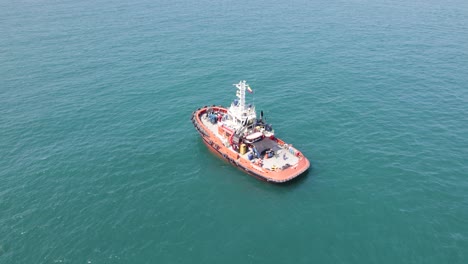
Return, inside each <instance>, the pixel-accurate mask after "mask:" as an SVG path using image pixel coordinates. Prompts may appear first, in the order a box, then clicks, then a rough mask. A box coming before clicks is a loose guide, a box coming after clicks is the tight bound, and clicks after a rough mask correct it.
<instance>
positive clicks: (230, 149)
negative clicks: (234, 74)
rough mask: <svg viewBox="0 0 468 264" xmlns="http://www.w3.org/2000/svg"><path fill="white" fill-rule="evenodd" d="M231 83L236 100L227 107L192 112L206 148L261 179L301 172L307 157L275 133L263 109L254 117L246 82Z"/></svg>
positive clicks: (282, 178)
mask: <svg viewBox="0 0 468 264" xmlns="http://www.w3.org/2000/svg"><path fill="white" fill-rule="evenodd" d="M234 86H235V87H236V88H237V92H236V96H237V99H236V100H234V101H233V102H232V104H231V106H229V107H228V108H226V107H223V106H216V105H212V106H204V107H202V108H199V109H197V110H196V111H194V112H193V114H192V117H191V119H192V123H193V125H194V126H195V129H196V130H197V131H198V133H199V134H200V136H201V137H202V139H203V142H204V143H205V145H206V146H207V147H208V149H210V150H211V151H212V152H213V153H215V154H217V155H218V156H219V157H221V158H222V159H225V160H226V161H228V162H229V163H231V164H232V165H234V166H236V167H238V168H239V169H241V170H242V171H244V172H246V173H248V174H250V175H252V176H255V177H257V178H259V179H261V180H265V181H269V182H276V183H282V182H287V181H290V180H292V179H294V178H296V177H298V176H299V175H301V174H303V173H304V172H305V171H306V170H307V169H308V168H309V166H310V163H309V160H308V159H307V158H306V157H305V156H304V155H303V154H302V153H301V152H300V151H299V150H297V149H296V148H294V147H293V146H292V145H291V144H287V143H286V142H284V141H283V140H281V139H279V138H277V137H276V136H275V131H274V130H273V127H272V125H271V124H268V123H266V122H265V120H264V119H263V111H261V112H260V118H257V114H256V112H255V106H253V105H252V104H246V102H245V92H246V91H248V92H250V93H252V92H253V91H252V89H251V88H250V86H249V85H248V84H247V83H246V81H240V82H239V83H237V84H234Z"/></svg>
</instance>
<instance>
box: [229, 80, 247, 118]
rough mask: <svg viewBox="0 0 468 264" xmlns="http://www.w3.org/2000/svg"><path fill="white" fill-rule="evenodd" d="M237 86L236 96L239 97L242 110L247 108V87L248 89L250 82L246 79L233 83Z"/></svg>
mask: <svg viewBox="0 0 468 264" xmlns="http://www.w3.org/2000/svg"><path fill="white" fill-rule="evenodd" d="M233 85H234V86H236V87H237V89H238V90H237V92H236V96H237V98H239V108H240V110H241V111H244V110H245V89H247V86H248V84H247V83H246V82H245V80H244V81H240V82H239V83H237V84H233Z"/></svg>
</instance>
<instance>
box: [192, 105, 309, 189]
mask: <svg viewBox="0 0 468 264" xmlns="http://www.w3.org/2000/svg"><path fill="white" fill-rule="evenodd" d="M208 109H213V110H215V111H220V112H224V113H226V112H227V111H228V110H227V109H226V108H225V107H222V106H214V105H213V106H205V107H203V108H199V109H198V110H197V111H195V112H193V114H192V117H191V120H192V123H193V125H194V127H195V129H196V130H197V131H198V133H199V134H200V136H201V137H202V139H203V142H204V143H205V145H206V146H207V147H208V149H209V150H210V151H212V152H213V153H215V154H216V155H217V156H219V157H220V158H222V159H224V160H226V161H227V162H229V163H230V164H232V165H233V166H235V167H237V168H239V169H240V170H242V171H244V172H246V173H247V174H249V175H251V176H254V177H256V178H258V179H261V180H264V181H268V182H276V183H282V182H287V181H290V180H292V179H294V178H296V177H298V176H300V175H302V174H303V173H304V172H305V171H307V170H308V169H309V166H310V163H309V160H308V159H307V158H306V157H305V156H303V155H302V153H301V152H299V151H297V150H296V151H297V155H296V156H297V157H298V159H299V161H298V163H297V164H295V165H294V166H291V167H288V168H285V169H275V170H271V169H265V168H262V167H261V166H259V165H258V164H255V163H253V162H251V161H250V160H248V159H245V158H243V157H241V156H240V155H239V154H238V153H236V152H234V151H232V150H230V149H229V148H228V147H226V146H225V145H224V144H223V142H222V141H221V139H220V138H219V137H217V136H216V135H215V134H214V132H213V131H212V130H210V129H209V128H208V127H206V126H205V124H204V123H203V122H202V120H201V116H202V115H203V114H205V113H206V112H207V111H208ZM274 140H275V141H276V142H277V143H278V144H280V145H284V144H285V142H283V141H282V140H281V139H278V138H274Z"/></svg>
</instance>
